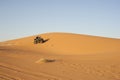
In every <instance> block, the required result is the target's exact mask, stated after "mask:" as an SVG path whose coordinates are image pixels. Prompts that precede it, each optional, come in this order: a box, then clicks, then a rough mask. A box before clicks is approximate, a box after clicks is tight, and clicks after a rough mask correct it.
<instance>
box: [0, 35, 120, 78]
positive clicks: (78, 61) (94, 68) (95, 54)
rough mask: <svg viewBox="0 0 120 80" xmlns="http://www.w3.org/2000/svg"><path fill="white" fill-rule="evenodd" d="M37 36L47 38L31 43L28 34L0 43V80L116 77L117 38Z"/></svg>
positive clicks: (119, 49) (119, 74) (119, 67)
mask: <svg viewBox="0 0 120 80" xmlns="http://www.w3.org/2000/svg"><path fill="white" fill-rule="evenodd" d="M40 36H41V37H43V38H44V39H49V40H48V41H47V42H45V43H43V44H33V40H34V38H35V36H31V37H26V38H22V39H16V40H11V41H6V42H2V43H0V80H120V39H113V38H105V37H97V36H89V35H80V34H70V33H46V34H41V35H40ZM47 60H49V61H50V62H49V61H48V62H46V61H47ZM51 60H53V61H51Z"/></svg>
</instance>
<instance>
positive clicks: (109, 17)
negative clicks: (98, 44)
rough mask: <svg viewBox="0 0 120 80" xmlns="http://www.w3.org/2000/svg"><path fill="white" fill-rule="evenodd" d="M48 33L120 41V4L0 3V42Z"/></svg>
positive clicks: (106, 0)
mask: <svg viewBox="0 0 120 80" xmlns="http://www.w3.org/2000/svg"><path fill="white" fill-rule="evenodd" d="M46 32H70V33H78V34H89V35H96V36H105V37H113V38H120V0H0V41H3V40H8V39H15V38H20V37H24V36H31V35H34V34H41V33H46Z"/></svg>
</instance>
